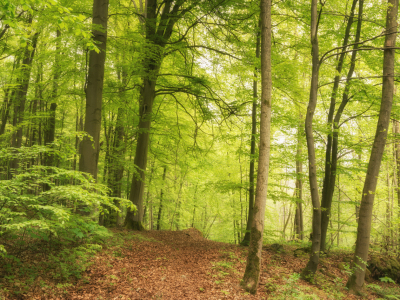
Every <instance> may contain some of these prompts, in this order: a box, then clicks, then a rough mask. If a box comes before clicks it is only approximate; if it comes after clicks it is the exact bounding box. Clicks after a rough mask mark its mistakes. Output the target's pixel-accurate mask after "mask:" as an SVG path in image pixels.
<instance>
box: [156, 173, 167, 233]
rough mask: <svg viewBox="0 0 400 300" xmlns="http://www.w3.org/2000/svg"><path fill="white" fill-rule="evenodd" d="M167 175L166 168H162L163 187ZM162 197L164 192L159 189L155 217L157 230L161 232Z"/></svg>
mask: <svg viewBox="0 0 400 300" xmlns="http://www.w3.org/2000/svg"><path fill="white" fill-rule="evenodd" d="M166 174H167V167H165V166H164V172H163V177H162V178H163V185H164V184H165V175H166ZM163 196H164V192H163V189H162V188H161V191H160V206H159V207H158V216H157V230H161V214H162V208H163V202H162V201H163Z"/></svg>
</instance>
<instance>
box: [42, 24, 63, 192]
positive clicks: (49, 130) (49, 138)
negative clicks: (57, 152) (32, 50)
mask: <svg viewBox="0 0 400 300" xmlns="http://www.w3.org/2000/svg"><path fill="white" fill-rule="evenodd" d="M60 37H61V32H60V31H59V30H57V42H56V54H55V55H56V56H55V60H54V75H53V80H54V81H53V91H52V103H51V104H50V112H49V116H48V119H47V122H46V123H47V124H46V127H45V130H44V144H45V146H50V147H51V144H52V143H53V142H54V137H55V132H56V109H57V102H56V101H57V93H58V80H59V78H60V62H59V55H60V54H59V51H60V44H61V41H60ZM44 165H46V166H53V165H54V155H53V154H52V153H45V155H44ZM43 189H44V190H45V191H48V190H50V186H49V185H48V184H45V185H44V186H43Z"/></svg>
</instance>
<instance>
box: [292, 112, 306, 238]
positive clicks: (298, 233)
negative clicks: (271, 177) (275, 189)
mask: <svg viewBox="0 0 400 300" xmlns="http://www.w3.org/2000/svg"><path fill="white" fill-rule="evenodd" d="M302 119H303V116H302V114H301V113H300V114H299V126H298V128H297V153H296V192H295V197H296V214H295V217H294V227H295V230H294V234H295V238H298V239H300V240H303V239H304V233H303V232H304V228H303V205H302V201H303V180H302V173H303V163H302V162H301V154H302V151H301V123H302Z"/></svg>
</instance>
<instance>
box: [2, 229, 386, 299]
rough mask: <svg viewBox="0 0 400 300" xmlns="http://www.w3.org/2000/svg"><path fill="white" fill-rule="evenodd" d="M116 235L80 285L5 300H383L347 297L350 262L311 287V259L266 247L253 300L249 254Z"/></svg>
mask: <svg viewBox="0 0 400 300" xmlns="http://www.w3.org/2000/svg"><path fill="white" fill-rule="evenodd" d="M113 231H114V238H111V239H110V240H108V241H107V242H106V245H105V247H104V248H103V250H102V251H100V252H98V253H97V254H95V255H94V257H93V258H92V261H91V262H92V264H91V265H90V266H89V267H87V269H86V271H85V272H84V273H83V276H82V277H81V278H80V279H77V280H75V281H74V282H70V283H65V284H60V283H57V282H54V281H52V280H50V279H48V278H47V279H46V277H45V274H42V277H40V279H41V280H40V281H41V282H42V284H41V285H40V287H38V286H36V285H37V284H36V285H35V283H33V284H32V288H31V289H30V290H29V291H28V292H26V293H24V294H18V295H12V294H11V293H9V294H7V295H6V296H4V295H3V297H4V299H296V298H300V299H377V298H378V297H377V295H375V294H374V293H373V292H371V291H369V290H367V292H366V294H364V295H363V296H362V297H357V296H354V295H351V294H349V293H348V292H347V291H346V290H345V288H344V284H345V282H346V281H347V278H348V274H347V273H346V272H343V270H339V269H338V264H339V262H341V261H342V258H343V254H337V255H331V256H330V257H329V258H328V257H327V258H323V259H321V263H320V271H319V272H317V276H316V279H315V282H314V284H310V283H308V282H305V281H302V280H300V279H299V277H298V276H297V275H298V274H299V273H300V272H301V270H302V269H303V268H304V267H305V265H306V263H307V260H308V257H307V256H303V257H294V255H293V253H294V250H295V248H296V247H295V246H287V245H285V246H284V247H285V251H284V252H282V253H277V252H275V251H274V250H273V249H271V248H269V247H264V248H263V262H262V267H261V275H260V284H259V287H258V290H257V294H256V295H250V294H248V293H246V292H245V291H244V290H243V289H242V288H241V287H240V284H239V283H240V280H241V278H242V276H243V273H244V270H245V267H246V257H247V248H246V247H242V246H238V245H232V244H227V243H222V242H215V241H210V240H207V239H205V238H203V236H202V234H201V232H200V231H198V230H197V229H195V228H189V229H186V230H182V231H145V232H135V231H127V230H113ZM327 271H329V272H327ZM326 274H327V275H326ZM37 281H38V280H37ZM43 282H46V284H43ZM0 299H3V298H2V294H1V292H0Z"/></svg>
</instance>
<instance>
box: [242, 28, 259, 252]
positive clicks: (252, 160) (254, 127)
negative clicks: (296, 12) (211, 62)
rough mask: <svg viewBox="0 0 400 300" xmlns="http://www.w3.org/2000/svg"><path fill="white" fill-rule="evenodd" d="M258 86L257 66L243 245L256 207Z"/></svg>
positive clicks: (254, 83)
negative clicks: (247, 208)
mask: <svg viewBox="0 0 400 300" xmlns="http://www.w3.org/2000/svg"><path fill="white" fill-rule="evenodd" d="M259 27H260V26H258V30H257V36H256V39H257V40H256V58H259V57H260V31H259ZM257 94H258V88H257V68H255V71H254V80H253V98H254V99H253V106H252V110H251V139H250V140H251V142H250V168H249V183H250V186H249V212H248V217H247V225H246V234H245V235H244V238H243V241H242V242H241V244H242V245H246V246H247V245H249V243H250V232H251V224H252V223H253V208H254V185H255V184H254V177H255V176H254V165H255V157H254V156H255V154H256V134H257V101H258V95H257Z"/></svg>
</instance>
